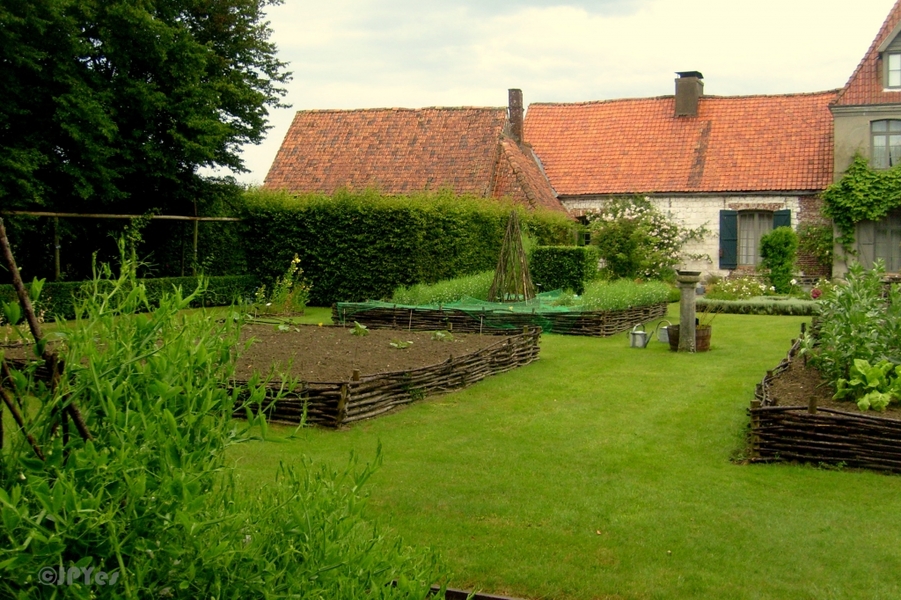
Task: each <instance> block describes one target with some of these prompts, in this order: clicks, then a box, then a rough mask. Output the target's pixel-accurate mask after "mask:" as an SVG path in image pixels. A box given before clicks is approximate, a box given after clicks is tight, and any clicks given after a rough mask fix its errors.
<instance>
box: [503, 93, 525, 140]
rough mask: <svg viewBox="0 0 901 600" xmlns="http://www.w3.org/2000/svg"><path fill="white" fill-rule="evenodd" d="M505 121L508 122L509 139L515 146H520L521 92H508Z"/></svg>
mask: <svg viewBox="0 0 901 600" xmlns="http://www.w3.org/2000/svg"><path fill="white" fill-rule="evenodd" d="M507 97H508V103H507V119H508V120H509V122H510V137H512V138H513V141H514V142H516V143H517V144H519V145H521V144H522V120H523V108H522V90H515V89H511V90H508V96H507Z"/></svg>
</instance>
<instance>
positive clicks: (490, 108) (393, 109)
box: [295, 106, 507, 114]
mask: <svg viewBox="0 0 901 600" xmlns="http://www.w3.org/2000/svg"><path fill="white" fill-rule="evenodd" d="M426 110H442V111H444V110H447V111H450V110H478V111H495V110H507V107H506V106H423V107H422V108H405V107H399V106H393V107H387V106H386V107H381V108H301V109H298V110H297V111H295V112H297V113H308V114H309V113H322V114H332V113H359V112H421V111H426Z"/></svg>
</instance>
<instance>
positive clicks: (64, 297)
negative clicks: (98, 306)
mask: <svg viewBox="0 0 901 600" xmlns="http://www.w3.org/2000/svg"><path fill="white" fill-rule="evenodd" d="M139 281H140V282H141V283H142V284H143V285H144V288H145V290H146V293H147V299H148V301H149V302H150V305H151V306H156V305H157V304H159V301H160V299H161V298H162V297H163V295H165V294H169V293H172V291H173V290H174V289H175V288H181V289H182V291H183V292H185V291H188V290H193V289H195V288H196V287H197V284H198V282H199V278H197V277H159V278H157V279H140V280H139ZM204 281H205V286H204V288H203V289H202V290H201V292H200V293H199V294H198V295H197V296H196V297H193V298H192V300H191V305H192V306H228V305H229V304H231V303H232V302H234V301H236V300H244V299H248V298H251V297H252V296H253V293H254V290H256V288H257V281H258V280H257V278H256V276H254V275H224V276H219V277H207V278H205V279H204ZM86 284H87V282H84V281H48V282H46V283H45V284H44V288H43V291H42V293H41V297H40V299H39V300H38V304H37V306H36V308H37V309H39V310H40V311H41V312H42V313H43V314H44V317H45V318H46V319H47V320H51V319H56V318H58V317H62V318H64V319H71V318H73V317H74V316H75V307H76V305H77V303H78V299H79V298H81V297H82V295H83V292H84V289H85V287H86ZM100 285H101V286H102V285H109V284H107V283H101V284H100ZM15 297H16V291H15V290H14V289H13V286H12V285H11V284H6V285H0V301H5V302H10V301H12V300H15Z"/></svg>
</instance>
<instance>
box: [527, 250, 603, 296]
mask: <svg viewBox="0 0 901 600" xmlns="http://www.w3.org/2000/svg"><path fill="white" fill-rule="evenodd" d="M599 256H600V255H599V253H598V249H597V248H596V247H595V246H538V247H537V248H535V249H534V250H532V256H531V257H530V258H529V272H530V274H531V275H532V282H533V283H535V285H536V286H538V288H539V290H540V291H542V292H549V291H551V290H558V289H563V290H572V291H573V292H575V293H576V294H581V293H582V292H584V291H585V282H586V281H590V280H592V279H594V278H595V277H596V276H597V272H598V258H599Z"/></svg>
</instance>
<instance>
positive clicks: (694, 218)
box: [560, 195, 801, 276]
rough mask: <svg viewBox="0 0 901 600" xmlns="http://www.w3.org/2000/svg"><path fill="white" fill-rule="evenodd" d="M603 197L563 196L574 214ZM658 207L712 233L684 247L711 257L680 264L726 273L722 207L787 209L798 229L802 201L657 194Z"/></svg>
mask: <svg viewBox="0 0 901 600" xmlns="http://www.w3.org/2000/svg"><path fill="white" fill-rule="evenodd" d="M604 199H605V198H604V197H602V196H597V197H580V198H566V197H561V198H560V201H561V202H562V203H563V206H564V207H566V210H568V211H570V212H571V213H573V214H584V213H586V212H589V211H591V210H597V209H599V208H600V207H601V206H602V205H603V202H604ZM650 200H651V202H653V203H654V204H655V205H656V206H657V208H659V209H660V210H661V211H662V212H664V213H669V214H671V215H672V216H673V218H674V219H675V220H676V221H678V222H680V223H681V224H682V225H683V226H684V227H687V228H689V229H695V228H698V227H700V226H702V225H706V226H707V229H709V230H710V232H711V233H710V234H709V235H707V237H705V238H704V240H703V241H702V242H691V243H690V244H688V245H687V246H686V247H685V248H684V250H685V252H687V253H690V254H706V255H707V256H709V257H710V258H709V260H700V261H697V260H693V261H688V262H686V263H684V264H683V265H681V267H682V268H685V269H687V270H690V271H701V272H702V273H703V275H705V276H706V275H707V274H714V275H720V276H725V275H728V274H729V271H724V270H721V269H720V268H719V254H720V245H719V244H720V240H719V227H720V211H721V210H785V209H788V210H790V211H791V221H792V227H793V228H794V229H797V228H798V217H799V215H800V210H801V202H800V199H799V197H798V196H744V195H743V196H706V195H705V196H655V197H651V198H650Z"/></svg>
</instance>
